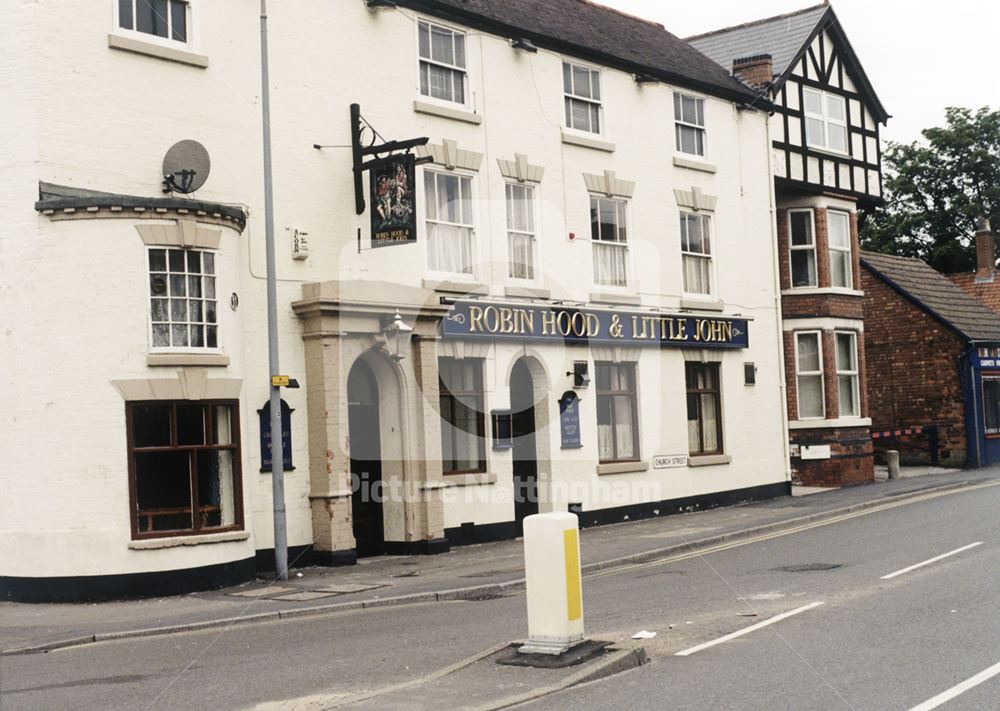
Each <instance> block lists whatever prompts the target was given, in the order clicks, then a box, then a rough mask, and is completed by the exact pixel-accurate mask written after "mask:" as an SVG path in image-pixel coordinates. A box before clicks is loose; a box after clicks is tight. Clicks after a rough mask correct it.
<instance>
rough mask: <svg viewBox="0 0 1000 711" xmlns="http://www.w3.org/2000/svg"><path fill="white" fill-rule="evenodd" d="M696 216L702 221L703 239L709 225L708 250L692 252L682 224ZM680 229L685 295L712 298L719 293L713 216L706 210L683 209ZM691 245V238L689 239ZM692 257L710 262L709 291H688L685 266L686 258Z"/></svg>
mask: <svg viewBox="0 0 1000 711" xmlns="http://www.w3.org/2000/svg"><path fill="white" fill-rule="evenodd" d="M691 217H694V218H696V219H698V220H700V221H701V222H702V230H703V233H702V239H703V240H704V239H706V238H705V235H704V230H705V226H706V225H707V227H708V237H707V242H708V252H707V253H705V252H692V251H690V250H689V249H686V248H685V245H684V242H685V234H684V228H683V227H682V225H683V224H684V222H685V218H691ZM678 229H679V230H680V237H681V289H682V291H683V293H684V295H685V296H692V297H694V298H702V299H705V298H710V297H712V296H714V295H715V294H717V293H718V286H717V284H716V282H717V279H716V272H715V249H714V243H715V234H714V232H715V227H714V225H713V224H712V216H711V215H709V214H707V213H704V212H692V211H690V210H681V211H680V218H679V220H678ZM688 245H689V246H690V240H689V241H688ZM687 257H690V258H692V259H700V260H706V261H707V262H708V291H688V285H687V279H686V276H685V275H686V274H687V270H686V269H685V267H684V262H685V258H687Z"/></svg>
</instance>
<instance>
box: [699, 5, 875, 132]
mask: <svg viewBox="0 0 1000 711" xmlns="http://www.w3.org/2000/svg"><path fill="white" fill-rule="evenodd" d="M821 30H826V31H828V32H829V33H830V36H831V37H832V38H833V39H834V41H835V42H836V43H837V46H838V47H839V49H840V58H841V61H842V62H843V63H844V66H845V67H846V68H847V69H848V70H849V71H850V72H851V77H852V78H853V79H854V81H855V83H856V84H857V85H858V91H859V92H860V93H861V95H862V96H863V97H865V99H866V103H867V105H868V108H869V109H870V110H871V111H872V114H873V115H874V116H875V119H876V120H877V121H878V122H880V123H885V122H886V121H887V120H888V119H889V118H890V116H889V113H888V112H887V111H886V110H885V107H884V106H883V105H882V100H881V99H879V98H878V94H876V93H875V89H874V87H872V83H871V80H869V79H868V75H867V74H866V73H865V68H864V67H863V66H862V65H861V61H860V60H859V59H858V56H857V54H856V53H855V52H854V48H853V47H852V46H851V42H850V40H848V39H847V34H846V33H845V32H844V28H843V27H842V26H841V24H840V20H838V19H837V15H836V13H834V11H833V8H832V7H830V5H828V4H826V3H824V4H822V5H814V6H812V7H807V8H805V9H803V10H798V11H796V12H789V13H786V14H784V15H778V16H777V17H768V18H766V19H763V20H756V21H754V22H747V23H744V24H742V25H736V26H735V27H726V28H724V29H721V30H715V31H714V32H706V33H705V34H701V35H695V36H694V37H688V38H686V39H687V41H688V42H690V43H691V45H692V46H693V47H695V48H696V49H697V50H698V51H700V52H703V53H704V54H705V55H707V56H709V57H711V58H712V60H713V61H715V62H718V64H719V65H721V66H722V67H723V69H726V70H727V71H731V70H732V68H733V60H734V59H741V58H744V57H753V56H756V55H759V54H770V55H771V60H772V62H773V64H774V76H775V77H776V79H775V81H774V86H773V87H772V89H775V90H776V89H777V88H779V87H780V86H781V84H782V83H783V82H784V81H785V79H787V78H788V76H789V74H790V73H791V69H792V67H793V66H794V63H795V60H796V59H797V58H798V57H799V56H800V55H801V54H802V53H803V52H804V51H805V49H806V47H807V46H808V43H809V40H810V39H811V38H812V37H813V36H814V35H815V34H818V33H819V32H820V31H821Z"/></svg>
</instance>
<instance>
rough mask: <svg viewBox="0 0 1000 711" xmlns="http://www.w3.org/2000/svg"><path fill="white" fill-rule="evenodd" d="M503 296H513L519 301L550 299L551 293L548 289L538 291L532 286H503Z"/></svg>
mask: <svg viewBox="0 0 1000 711" xmlns="http://www.w3.org/2000/svg"><path fill="white" fill-rule="evenodd" d="M503 294H504V296H513V297H516V298H520V299H550V298H552V292H551V291H549V290H548V289H539V288H538V287H534V286H505V287H504V288H503Z"/></svg>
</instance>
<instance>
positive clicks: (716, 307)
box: [681, 298, 726, 311]
mask: <svg viewBox="0 0 1000 711" xmlns="http://www.w3.org/2000/svg"><path fill="white" fill-rule="evenodd" d="M681 308H682V309H692V310H694V311H723V310H724V309H725V308H726V305H725V304H724V303H722V302H721V301H719V300H718V299H690V298H681Z"/></svg>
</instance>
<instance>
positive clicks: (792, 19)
mask: <svg viewBox="0 0 1000 711" xmlns="http://www.w3.org/2000/svg"><path fill="white" fill-rule="evenodd" d="M829 9H830V7H829V6H828V5H816V6H815V7H809V8H806V9H804V10H798V11H796V12H790V13H787V14H785V15H778V16H777V17H769V18H767V19H764V20H756V21H754V22H747V23H745V24H742V25H737V26H735V27H727V28H725V29H721V30H715V31H714V32H707V33H705V34H702V35H697V36H695V37H688V38H687V41H688V42H690V43H691V45H693V46H694V47H695V49H697V50H698V51H700V52H702V53H703V54H706V55H708V56H709V57H711V58H712V60H713V61H715V62H718V63H719V64H720V65H722V66H723V67H727V68H729V69H732V66H733V60H734V59H740V58H741V57H752V56H754V55H757V54H770V55H771V60H772V61H773V62H774V73H775V74H776V75H782V74H784V73H785V70H787V69H788V67H789V65H790V64H791V63H792V60H793V59H795V56H796V55H797V54H798V53H799V50H800V49H802V47H803V46H804V45H805V43H806V41H807V40H808V39H809V37H810V35H812V31H813V30H814V29H816V25H817V23H819V21H820V18H821V17H823V15H824V13H826V12H827V10H829Z"/></svg>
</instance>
